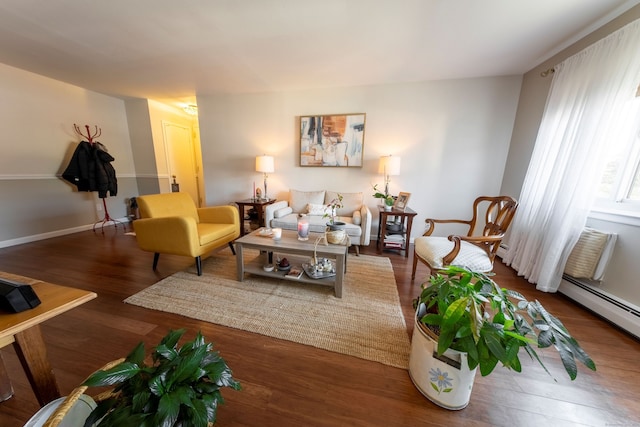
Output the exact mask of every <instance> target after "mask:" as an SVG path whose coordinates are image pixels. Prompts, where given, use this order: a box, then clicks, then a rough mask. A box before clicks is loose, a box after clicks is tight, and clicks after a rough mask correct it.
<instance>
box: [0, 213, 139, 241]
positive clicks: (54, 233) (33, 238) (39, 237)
mask: <svg viewBox="0 0 640 427" xmlns="http://www.w3.org/2000/svg"><path fill="white" fill-rule="evenodd" d="M116 221H118V222H120V223H122V224H125V223H127V222H129V218H118V219H116ZM97 224H98V225H97V226H96V231H97V230H98V228H101V227H102V225H101V224H100V223H97ZM113 225H114V223H113V222H109V223H107V224H105V225H104V226H105V227H113ZM93 227H94V224H87V225H81V226H79V227H73V228H65V229H63V230H55V231H50V232H48V233H41V234H34V235H31V236H24V237H18V238H16V239H9V240H3V241H0V248H8V247H10V246H16V245H22V244H24V243H31V242H37V241H39V240H46V239H51V238H53V237H60V236H66V235H67V234H73V233H79V232H81V231H87V230H92V229H93Z"/></svg>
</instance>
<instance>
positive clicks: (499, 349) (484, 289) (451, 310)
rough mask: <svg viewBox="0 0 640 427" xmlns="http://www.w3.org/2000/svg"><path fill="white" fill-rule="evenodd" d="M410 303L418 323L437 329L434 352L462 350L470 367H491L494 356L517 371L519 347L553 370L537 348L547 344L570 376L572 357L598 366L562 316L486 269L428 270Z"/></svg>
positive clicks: (573, 375)
mask: <svg viewBox="0 0 640 427" xmlns="http://www.w3.org/2000/svg"><path fill="white" fill-rule="evenodd" d="M413 303H414V308H416V309H417V311H416V315H417V316H418V319H419V320H420V323H421V324H420V327H423V325H424V327H426V328H428V329H429V330H430V331H431V332H433V333H435V335H437V341H438V346H437V352H438V355H442V354H443V353H444V352H445V351H446V350H447V348H452V349H454V350H458V351H461V352H465V353H467V355H468V357H467V360H468V365H469V369H474V368H476V367H479V369H480V373H481V374H482V376H486V375H489V374H490V373H491V372H493V370H494V368H495V367H496V365H497V364H498V362H501V363H502V365H504V366H506V367H507V368H509V369H513V370H514V371H517V372H520V371H521V370H522V365H521V363H520V358H519V356H518V354H519V351H520V350H521V349H524V350H525V351H526V353H527V354H528V355H529V356H530V357H531V358H532V359H535V360H536V361H538V363H540V365H541V366H542V367H543V368H544V370H545V371H546V372H547V373H549V375H551V374H550V372H549V370H548V369H547V368H546V366H545V365H544V363H543V362H542V360H541V359H540V357H538V354H537V353H536V350H535V349H536V348H541V349H546V348H549V347H551V346H553V347H554V348H555V349H556V351H558V353H559V354H560V359H561V360H562V363H563V365H564V368H565V370H566V371H567V374H568V375H569V377H570V378H571V379H572V380H574V379H575V378H576V376H577V374H578V368H577V364H576V360H578V361H580V362H581V363H583V364H584V365H585V366H586V367H587V368H589V369H591V370H593V371H595V370H596V366H595V363H594V362H593V360H591V358H590V357H589V355H588V354H587V353H586V352H585V351H584V350H583V349H582V347H580V344H578V342H577V341H576V340H575V338H573V337H572V336H571V334H570V333H569V331H567V329H566V328H565V327H564V325H563V324H562V322H561V321H560V320H559V319H558V318H556V317H554V316H553V315H551V314H550V313H549V312H548V311H547V310H546V309H545V308H544V307H543V306H542V304H540V302H539V301H537V300H535V301H527V300H526V299H525V298H524V296H522V295H521V294H520V293H519V292H516V291H513V290H508V289H504V288H501V287H500V286H498V284H497V283H496V282H494V281H493V280H492V279H491V278H490V277H489V276H487V275H485V274H482V273H474V272H471V271H469V270H467V269H464V268H459V267H454V266H450V267H448V268H446V269H444V270H441V271H440V272H438V273H437V274H436V275H434V276H432V277H431V278H430V280H429V282H428V283H426V284H424V285H423V288H422V292H421V294H420V296H419V297H418V298H416V299H415V300H414V302H413Z"/></svg>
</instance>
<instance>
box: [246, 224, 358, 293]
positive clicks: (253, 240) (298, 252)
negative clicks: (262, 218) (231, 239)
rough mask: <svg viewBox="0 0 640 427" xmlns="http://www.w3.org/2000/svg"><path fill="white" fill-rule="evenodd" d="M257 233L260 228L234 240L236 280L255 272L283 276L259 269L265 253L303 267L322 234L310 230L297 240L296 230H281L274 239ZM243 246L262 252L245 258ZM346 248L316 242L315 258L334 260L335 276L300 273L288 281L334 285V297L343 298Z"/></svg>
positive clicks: (275, 276)
mask: <svg viewBox="0 0 640 427" xmlns="http://www.w3.org/2000/svg"><path fill="white" fill-rule="evenodd" d="M259 232H260V230H256V231H254V232H252V233H250V234H247V235H245V236H242V237H240V238H239V239H237V240H236V241H235V245H236V266H237V273H238V276H237V277H238V281H239V282H242V281H243V280H244V275H245V273H250V274H254V275H256V276H264V277H272V278H276V279H284V276H285V274H286V272H285V271H276V270H274V271H265V270H264V269H263V268H262V267H263V266H264V265H265V264H267V263H268V254H269V253H272V254H274V253H275V254H283V255H286V257H287V258H288V259H289V262H290V264H291V265H293V266H296V267H297V266H299V267H300V269H302V263H303V262H309V259H310V258H312V257H313V253H314V246H315V242H316V239H317V238H318V237H320V236H322V233H310V236H309V240H307V241H299V240H298V238H297V233H296V232H295V231H291V230H283V231H282V238H281V239H280V240H274V239H271V238H265V237H262V236H259V235H258V233H259ZM244 249H257V250H259V251H261V252H263V253H262V254H261V255H260V256H259V257H257V258H255V259H252V260H246V261H245V259H244ZM347 250H348V248H347V246H343V245H332V244H329V245H324V244H322V243H321V244H318V246H317V247H316V248H315V252H316V255H317V256H318V257H323V258H329V259H331V260H334V261H335V266H336V275H335V276H333V277H326V278H320V279H312V278H310V277H309V276H307V275H306V273H303V274H302V276H300V278H298V279H291V281H292V282H302V283H310V284H315V285H323V286H331V287H333V288H334V291H335V295H336V297H338V298H342V283H343V279H344V273H345V272H346V269H347Z"/></svg>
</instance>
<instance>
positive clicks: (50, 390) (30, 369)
mask: <svg viewBox="0 0 640 427" xmlns="http://www.w3.org/2000/svg"><path fill="white" fill-rule="evenodd" d="M0 277H3V278H5V279H8V280H13V281H16V282H22V283H27V284H29V285H31V287H32V288H33V290H34V291H35V293H36V295H38V298H40V301H41V303H40V305H39V306H37V307H35V308H32V309H30V310H26V311H23V312H20V313H8V312H5V311H0V348H2V347H5V346H7V345H9V344H13V346H14V348H15V351H16V354H17V355H18V358H19V359H20V363H21V364H22V367H23V368H24V370H25V373H26V374H27V378H28V379H29V383H30V384H31V387H32V388H33V392H34V393H35V395H36V398H37V399H38V402H39V403H40V405H45V404H47V403H49V402H50V401H52V400H54V399H57V398H58V397H60V390H59V389H58V384H57V382H56V378H55V376H54V375H53V370H52V369H51V365H50V364H49V360H48V359H47V349H46V347H45V344H44V340H43V339H42V334H41V331H40V323H42V322H44V321H45V320H48V319H51V318H52V317H55V316H57V315H59V314H61V313H64V312H65V311H67V310H70V309H72V308H74V307H77V306H79V305H81V304H84V303H85V302H87V301H89V300H92V299H94V298H95V297H97V295H96V294H95V293H93V292H89V291H84V290H82V289H75V288H68V287H65V286H59V285H54V284H51V283H46V282H41V281H39V280H35V279H30V278H28V277H23V276H17V275H15V274H10V273H5V272H1V271H0ZM0 365H1V366H0V374H1V373H5V376H4V378H0V382H3V384H0V390H5V391H6V390H9V391H11V386H10V385H9V387H7V381H8V377H7V376H6V370H5V368H4V364H3V363H2V359H0ZM11 394H12V393H11ZM11 394H9V395H8V396H6V395H5V396H4V399H2V400H6V399H7V398H9V397H10V396H11Z"/></svg>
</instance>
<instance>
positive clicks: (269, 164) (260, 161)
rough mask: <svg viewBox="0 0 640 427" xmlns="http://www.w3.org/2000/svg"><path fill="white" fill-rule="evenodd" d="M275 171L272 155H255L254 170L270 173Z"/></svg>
mask: <svg viewBox="0 0 640 427" xmlns="http://www.w3.org/2000/svg"><path fill="white" fill-rule="evenodd" d="M274 171H275V167H274V162H273V157H272V156H257V157H256V172H264V173H272V172H274Z"/></svg>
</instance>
